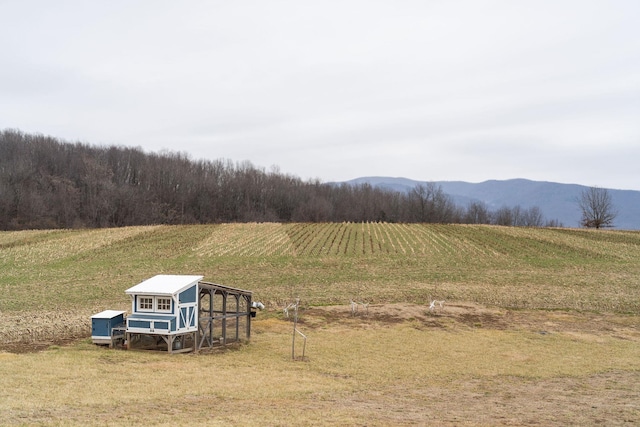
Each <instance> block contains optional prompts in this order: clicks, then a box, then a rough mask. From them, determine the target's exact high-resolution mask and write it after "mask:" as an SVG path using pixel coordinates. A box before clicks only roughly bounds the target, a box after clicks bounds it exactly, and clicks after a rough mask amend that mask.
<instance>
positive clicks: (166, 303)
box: [156, 298, 171, 312]
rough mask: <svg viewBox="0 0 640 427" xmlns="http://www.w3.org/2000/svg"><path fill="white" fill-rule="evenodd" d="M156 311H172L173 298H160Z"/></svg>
mask: <svg viewBox="0 0 640 427" xmlns="http://www.w3.org/2000/svg"><path fill="white" fill-rule="evenodd" d="M156 311H166V312H170V311H171V298H158V299H157V305H156Z"/></svg>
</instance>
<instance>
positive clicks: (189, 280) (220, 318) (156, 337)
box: [92, 275, 264, 353]
mask: <svg viewBox="0 0 640 427" xmlns="http://www.w3.org/2000/svg"><path fill="white" fill-rule="evenodd" d="M203 278H204V277H203V276H194V275H157V276H153V277H151V278H149V279H147V280H144V281H142V282H140V283H139V284H137V285H135V286H133V287H131V288H129V289H127V290H126V291H125V293H126V294H127V295H129V296H130V298H131V314H129V315H126V314H125V313H124V312H120V313H121V316H122V318H120V317H118V316H116V317H113V318H112V320H111V321H110V322H109V323H107V322H106V321H105V319H104V318H107V317H108V316H112V315H113V316H115V313H116V311H115V310H106V311H104V312H102V313H98V314H96V315H94V316H92V324H93V323H94V322H97V323H96V329H94V330H95V331H97V332H96V333H99V334H100V335H96V336H95V338H94V335H93V333H94V332H92V338H93V342H94V343H96V344H109V345H110V346H112V347H114V346H117V343H118V342H119V341H118V340H117V338H114V337H122V340H121V342H122V344H123V346H125V348H128V349H149V350H164V351H167V352H169V353H185V352H194V351H195V352H197V351H200V350H202V349H206V348H211V347H215V346H219V345H226V344H229V343H231V342H239V341H242V340H243V339H244V340H249V339H250V337H251V319H252V318H253V317H255V315H256V309H262V308H264V305H262V304H261V303H254V302H252V292H251V291H246V290H242V289H237V288H233V287H229V286H224V285H219V284H216V283H210V282H205V281H203V280H202V279H203ZM99 320H102V322H101V323H100V322H99ZM116 323H117V324H118V325H116ZM92 327H93V325H92Z"/></svg>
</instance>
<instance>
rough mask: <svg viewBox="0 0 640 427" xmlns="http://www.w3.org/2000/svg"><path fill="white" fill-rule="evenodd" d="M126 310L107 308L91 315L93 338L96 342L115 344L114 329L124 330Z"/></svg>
mask: <svg viewBox="0 0 640 427" xmlns="http://www.w3.org/2000/svg"><path fill="white" fill-rule="evenodd" d="M124 315H125V312H124V311H119V310H105V311H101V312H100V313H97V314H94V315H93V316H91V340H92V341H93V343H94V344H109V345H113V330H114V328H117V327H122V329H123V330H124Z"/></svg>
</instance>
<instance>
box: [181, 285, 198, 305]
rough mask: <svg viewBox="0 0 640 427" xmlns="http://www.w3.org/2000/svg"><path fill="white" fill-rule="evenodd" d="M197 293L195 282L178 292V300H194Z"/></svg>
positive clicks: (183, 301)
mask: <svg viewBox="0 0 640 427" xmlns="http://www.w3.org/2000/svg"><path fill="white" fill-rule="evenodd" d="M197 294H198V284H195V285H193V286H192V287H190V288H189V289H185V290H184V291H182V292H180V295H179V296H178V300H179V301H180V303H185V302H196V298H198V295H197Z"/></svg>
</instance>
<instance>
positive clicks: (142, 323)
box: [129, 320, 151, 329]
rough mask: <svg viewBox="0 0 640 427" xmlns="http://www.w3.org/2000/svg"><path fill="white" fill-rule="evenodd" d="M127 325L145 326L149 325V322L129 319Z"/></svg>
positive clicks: (148, 326)
mask: <svg viewBox="0 0 640 427" xmlns="http://www.w3.org/2000/svg"><path fill="white" fill-rule="evenodd" d="M129 326H131V327H132V328H146V329H149V328H150V327H151V322H145V321H143V320H129Z"/></svg>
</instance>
